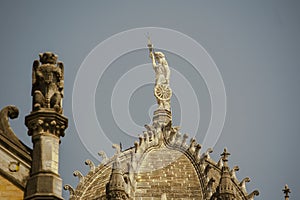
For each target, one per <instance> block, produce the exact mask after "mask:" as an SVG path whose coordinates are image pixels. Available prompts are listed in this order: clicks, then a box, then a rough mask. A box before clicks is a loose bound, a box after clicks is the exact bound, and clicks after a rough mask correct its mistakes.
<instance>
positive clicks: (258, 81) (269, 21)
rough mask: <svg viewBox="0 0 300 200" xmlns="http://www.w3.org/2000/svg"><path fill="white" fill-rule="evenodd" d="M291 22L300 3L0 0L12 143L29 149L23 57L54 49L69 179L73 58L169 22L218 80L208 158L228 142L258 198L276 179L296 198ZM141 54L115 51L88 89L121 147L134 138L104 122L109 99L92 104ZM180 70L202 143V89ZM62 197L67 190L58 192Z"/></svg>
mask: <svg viewBox="0 0 300 200" xmlns="http://www.w3.org/2000/svg"><path fill="white" fill-rule="evenodd" d="M132 2H134V3H132ZM299 21H300V2H299V1H296V0H294V1H292V0H287V1H284V0H281V1H277V0H273V1H271V0H265V1H259V0H254V1H239V0H235V1H234V0H227V1H190V2H184V1H163V2H161V1H131V3H129V1H109V2H108V1H88V2H83V1H82V2H76V1H63V2H61V1H1V3H0V25H1V32H0V34H1V37H0V44H1V46H0V48H1V55H0V57H1V65H2V66H1V78H0V84H1V87H0V88H1V89H0V91H1V99H0V106H1V107H4V106H5V105H8V104H14V105H16V106H17V107H18V108H19V109H20V116H19V118H18V119H16V120H13V121H11V124H12V126H13V128H14V131H15V132H16V133H17V135H18V136H19V137H20V138H21V140H22V141H23V142H24V143H26V144H27V145H29V146H31V141H30V138H29V137H28V136H27V133H26V127H25V125H24V117H25V115H27V114H28V113H29V112H30V109H31V96H30V90H31V67H32V62H33V61H34V60H35V59H38V53H40V52H44V51H53V52H55V53H56V54H58V56H59V59H60V60H61V61H63V62H64V64H65V98H64V104H63V105H64V114H65V115H66V116H67V117H68V118H69V128H68V130H67V133H66V136H65V137H64V138H63V139H62V143H61V154H60V155H61V157H60V161H61V163H60V173H61V176H62V178H63V181H64V184H66V183H70V184H72V185H73V186H76V184H77V179H76V178H74V177H73V175H72V173H73V171H74V170H76V169H79V170H80V171H82V172H83V173H84V174H85V173H86V172H87V170H88V167H87V166H85V165H84V161H85V159H87V158H89V159H93V157H92V155H90V154H89V153H88V151H87V150H86V149H85V147H84V145H83V144H82V143H81V141H80V139H79V136H78V133H77V131H76V129H75V125H74V121H73V114H72V90H73V84H74V80H75V77H76V73H77V70H78V69H79V67H80V65H81V63H82V62H83V60H84V59H85V57H86V56H87V55H88V54H89V52H90V51H91V50H92V49H93V48H94V47H95V46H96V45H98V44H99V43H100V42H102V41H104V40H105V39H107V38H109V37H110V36H112V35H114V34H117V33H119V32H122V31H125V30H128V29H132V28H138V27H148V26H155V27H164V28H170V29H174V30H177V31H180V32H182V33H184V34H186V35H188V36H190V37H192V38H193V39H195V40H196V41H197V42H198V43H200V44H201V45H202V46H203V47H204V48H205V49H206V50H207V51H208V53H209V54H210V56H211V57H212V59H213V60H214V61H215V63H216V65H217V66H218V68H219V70H220V73H221V75H222V77H223V81H224V84H225V89H226V94H227V117H226V121H225V126H224V129H223V132H222V135H221V137H220V138H219V140H218V142H217V144H216V146H215V147H214V153H213V158H214V159H215V160H217V159H218V158H219V154H220V153H221V152H222V150H223V148H224V147H225V146H226V147H228V150H229V151H230V152H231V157H230V158H229V159H230V165H231V166H234V165H239V167H240V171H239V172H238V173H237V176H238V178H239V179H242V178H244V177H246V176H249V177H250V178H251V182H250V183H249V184H248V191H252V190H253V189H255V188H257V189H259V190H260V196H259V197H258V198H257V199H283V194H282V192H281V189H282V188H283V186H284V184H285V183H288V184H289V186H290V188H291V190H292V194H291V197H292V199H300V193H299V191H300V173H299V172H298V168H299V167H298V166H299V165H300V161H299V155H298V153H299V150H298V148H297V147H298V143H299V141H300V136H299V132H300V123H299V121H300V106H299V102H300V90H299V85H300V60H299V56H300V39H299V35H300V23H299ZM145 42H146V39H145ZM153 42H154V43H155V41H153ZM174 42H176V41H174ZM146 53H147V51H143V50H141V51H137V52H131V53H129V54H126V55H124V56H121V57H120V59H118V60H116V61H115V62H114V63H112V65H111V67H109V69H108V70H107V71H106V74H105V75H104V76H103V79H101V81H100V82H99V85H98V87H97V93H96V97H95V98H96V102H99V104H96V112H97V117H98V119H99V120H100V121H101V120H102V123H103V124H106V125H107V126H105V125H104V126H105V127H104V129H105V130H106V131H111V132H110V133H107V134H111V136H110V137H109V138H110V139H111V140H112V141H113V142H119V140H125V141H124V146H125V148H126V147H128V146H129V145H130V144H133V142H134V138H133V137H128V136H124V134H123V133H122V132H121V131H118V130H117V127H116V126H115V125H114V124H113V121H111V120H110V119H111V113H108V112H107V111H109V110H107V111H105V112H104V111H103V109H107V108H108V106H110V105H108V106H107V107H103V106H97V105H102V104H101V103H105V102H106V103H107V102H108V101H107V99H109V98H110V95H111V94H110V93H111V91H110V88H112V87H113V84H114V83H116V81H117V79H118V78H117V77H120V76H121V74H122V73H123V72H124V73H125V72H126V70H129V69H130V67H131V66H136V65H141V64H144V63H146V62H149V61H150V60H149V58H148V56H147V55H145V54H146ZM99 56H101V55H99ZM143 56H144V57H143ZM168 61H169V64H170V65H171V63H172V64H174V63H176V64H175V65H176V66H178V69H179V70H180V66H182V65H184V66H185V67H187V66H189V65H190V64H189V63H187V62H186V61H185V60H184V59H182V58H180V57H178V56H176V55H173V54H172V53H168ZM122 63H123V64H124V66H123V67H124V68H123V69H122V70H123V71H122V72H120V70H118V68H117V67H118V66H120V65H122ZM176 66H174V68H176ZM176 69H177V68H176ZM187 69H189V70H182V71H181V73H182V74H183V75H185V76H186V78H187V79H188V80H190V81H191V85H192V86H193V88H196V89H195V92H196V93H197V98H198V99H199V101H200V102H201V103H200V108H202V110H201V122H200V125H201V127H200V130H199V135H197V138H198V139H199V140H201V139H203V136H202V135H201V133H202V132H205V129H206V128H207V126H208V125H207V124H208V121H209V117H210V114H209V113H210V109H209V106H210V103H209V98H208V92H207V89H206V87H205V84H204V82H203V80H202V79H201V77H200V76H199V77H198V76H197V75H193V73H192V71H191V70H190V69H191V68H188V67H187ZM116 72H118V73H119V74H116ZM87 81H88V80H87ZM106 86H107V87H106ZM146 91H150V92H152V88H151V85H146V86H143V87H141V88H139V90H137V91H136V92H135V93H134V94H133V97H132V99H131V101H130V106H129V110H130V112H132V114H131V115H132V117H133V119H134V120H135V122H136V123H138V124H140V125H143V124H146V123H149V120H150V119H149V116H148V109H149V107H147V108H146V109H144V108H145V107H144V106H143V105H149V106H151V105H152V104H154V102H155V99H154V97H153V96H152V93H150V92H149V93H150V94H149V93H145V92H146ZM174 92H176V91H174ZM202 92H203V93H202ZM145 95H148V96H147V97H145ZM151 98H152V99H151ZM145 99H148V100H149V101H145ZM172 100H173V104H172V107H173V109H174V112H173V115H175V116H174V118H175V119H174V120H175V121H177V122H179V119H178V115H180V112H179V111H178V110H177V107H178V106H179V105H180V99H176V98H174V99H172ZM139 102H140V103H139ZM151 102H152V103H151ZM87 103H89V102H87ZM180 106H181V107H184V105H180ZM137 111H140V112H137ZM144 112H145V113H144ZM104 114H106V115H107V118H106V116H105V115H104ZM176 116H177V118H176ZM100 123H101V122H100ZM109 123H111V124H112V128H111V130H110V126H108V124H109ZM202 127H203V128H202ZM184 128H185V127H182V129H184ZM141 131H142V130H141ZM80 134H81V133H80ZM82 134H84V133H82ZM136 134H138V133H136ZM192 134H193V133H190V135H192ZM95 139H99V138H95ZM100 140H101V138H100V139H99V150H102V147H101V141H100ZM63 195H64V197H67V196H68V194H67V192H64V193H63Z"/></svg>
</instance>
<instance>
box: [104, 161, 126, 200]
mask: <svg viewBox="0 0 300 200" xmlns="http://www.w3.org/2000/svg"><path fill="white" fill-rule="evenodd" d="M106 193H107V196H106V197H107V200H127V199H129V196H128V194H127V193H126V183H125V180H124V176H123V170H122V169H121V166H120V162H119V159H118V158H116V160H115V161H114V163H113V166H112V172H111V175H110V179H109V182H108V184H107V189H106Z"/></svg>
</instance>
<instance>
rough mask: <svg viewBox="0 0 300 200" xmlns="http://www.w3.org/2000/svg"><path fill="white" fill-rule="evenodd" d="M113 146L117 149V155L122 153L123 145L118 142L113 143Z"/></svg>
mask: <svg viewBox="0 0 300 200" xmlns="http://www.w3.org/2000/svg"><path fill="white" fill-rule="evenodd" d="M112 147H113V148H114V149H116V151H115V155H119V154H120V153H121V147H120V145H118V144H113V145H112Z"/></svg>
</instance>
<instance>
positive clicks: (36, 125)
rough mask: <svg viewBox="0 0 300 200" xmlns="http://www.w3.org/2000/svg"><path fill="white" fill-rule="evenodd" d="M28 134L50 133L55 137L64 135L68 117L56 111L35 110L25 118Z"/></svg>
mask: <svg viewBox="0 0 300 200" xmlns="http://www.w3.org/2000/svg"><path fill="white" fill-rule="evenodd" d="M25 124H26V126H27V127H28V135H30V136H31V135H33V136H35V135H36V134H44V133H51V134H53V135H56V136H57V137H60V136H62V137H63V136H64V135H65V129H66V128H67V126H68V119H67V118H65V117H64V116H62V115H60V114H57V113H56V112H36V113H32V114H30V115H28V116H26V118H25Z"/></svg>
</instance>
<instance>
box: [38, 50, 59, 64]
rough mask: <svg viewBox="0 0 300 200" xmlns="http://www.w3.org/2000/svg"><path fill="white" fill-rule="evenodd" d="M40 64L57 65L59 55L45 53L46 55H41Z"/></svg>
mask: <svg viewBox="0 0 300 200" xmlns="http://www.w3.org/2000/svg"><path fill="white" fill-rule="evenodd" d="M39 56H40V62H41V63H42V64H47V63H48V64H56V62H57V57H58V56H57V55H55V54H54V53H52V52H45V53H40V54H39Z"/></svg>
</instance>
